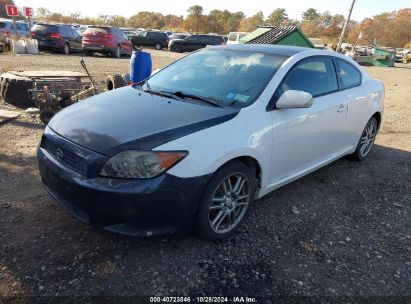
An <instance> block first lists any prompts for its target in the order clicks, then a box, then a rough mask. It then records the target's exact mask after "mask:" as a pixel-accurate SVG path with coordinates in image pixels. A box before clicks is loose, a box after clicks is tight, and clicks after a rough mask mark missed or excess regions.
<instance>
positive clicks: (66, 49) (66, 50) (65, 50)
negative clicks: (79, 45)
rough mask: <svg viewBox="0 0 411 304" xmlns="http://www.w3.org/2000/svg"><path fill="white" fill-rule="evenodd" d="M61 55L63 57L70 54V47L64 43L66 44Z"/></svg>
mask: <svg viewBox="0 0 411 304" xmlns="http://www.w3.org/2000/svg"><path fill="white" fill-rule="evenodd" d="M62 51H63V54H64V55H68V54H70V45H69V44H68V43H67V42H66V43H64V47H63V50H62Z"/></svg>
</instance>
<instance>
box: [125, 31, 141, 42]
mask: <svg viewBox="0 0 411 304" xmlns="http://www.w3.org/2000/svg"><path fill="white" fill-rule="evenodd" d="M138 33H140V32H137V31H130V30H123V34H124V35H125V36H126V37H127V39H128V40H129V41H131V40H132V39H133V37H136V36H137V35H138Z"/></svg>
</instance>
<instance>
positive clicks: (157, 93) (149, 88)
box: [141, 81, 182, 101]
mask: <svg viewBox="0 0 411 304" xmlns="http://www.w3.org/2000/svg"><path fill="white" fill-rule="evenodd" d="M145 85H146V86H147V89H145V90H144V89H143V87H141V90H142V91H143V92H146V93H149V94H152V95H158V96H163V97H168V98H173V99H176V100H180V101H181V100H182V99H181V98H180V97H178V96H177V95H174V94H173V93H170V92H166V91H153V90H152V89H151V87H150V85H149V84H148V81H146V82H145Z"/></svg>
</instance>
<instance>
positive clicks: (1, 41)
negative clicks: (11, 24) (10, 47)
mask: <svg viewBox="0 0 411 304" xmlns="http://www.w3.org/2000/svg"><path fill="white" fill-rule="evenodd" d="M5 50H6V38H5V37H4V35H3V33H2V32H0V53H2V52H4V51H5Z"/></svg>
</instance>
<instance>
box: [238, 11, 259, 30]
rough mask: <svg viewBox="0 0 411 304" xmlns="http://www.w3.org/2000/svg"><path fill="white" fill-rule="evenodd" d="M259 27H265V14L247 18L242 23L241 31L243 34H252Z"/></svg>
mask: <svg viewBox="0 0 411 304" xmlns="http://www.w3.org/2000/svg"><path fill="white" fill-rule="evenodd" d="M259 25H264V14H263V12H258V13H256V14H255V15H254V16H252V17H249V18H245V19H243V20H242V21H241V24H240V31H242V32H252V31H254V30H255V29H256V28H257V27H258V26H259Z"/></svg>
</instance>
